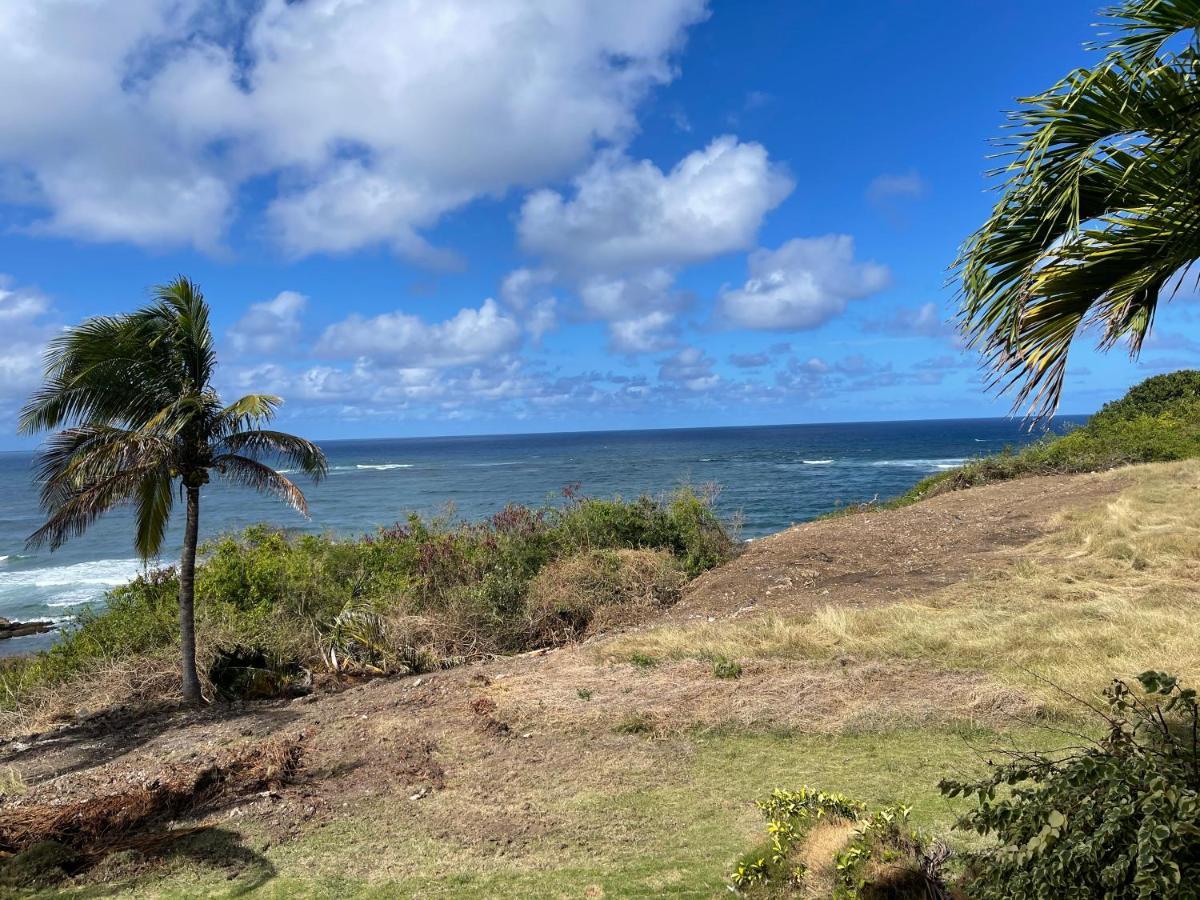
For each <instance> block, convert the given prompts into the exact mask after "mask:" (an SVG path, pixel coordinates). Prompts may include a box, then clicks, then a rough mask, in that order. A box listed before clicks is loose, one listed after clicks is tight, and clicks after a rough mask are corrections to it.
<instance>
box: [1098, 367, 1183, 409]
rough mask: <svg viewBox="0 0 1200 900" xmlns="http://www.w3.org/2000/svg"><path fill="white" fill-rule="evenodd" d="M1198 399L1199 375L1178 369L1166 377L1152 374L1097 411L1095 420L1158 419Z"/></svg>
mask: <svg viewBox="0 0 1200 900" xmlns="http://www.w3.org/2000/svg"><path fill="white" fill-rule="evenodd" d="M1198 400H1200V372H1197V371H1196V370H1194V369H1180V370H1179V371H1178V372H1170V373H1169V374H1166V375H1155V376H1154V377H1152V378H1147V379H1146V380H1145V381H1143V382H1141V383H1140V384H1135V385H1134V386H1133V387H1131V388H1130V389H1129V390H1128V391H1127V392H1126V394H1125V396H1124V397H1122V398H1121V399H1120V400H1112V401H1110V402H1108V403H1106V404H1104V406H1102V407H1101V408H1100V411H1099V412H1098V413H1096V415H1095V416H1094V417H1093V418H1095V419H1099V420H1104V419H1132V418H1135V417H1137V416H1157V415H1161V414H1162V413H1164V412H1168V411H1170V410H1172V409H1175V408H1178V407H1179V406H1180V405H1181V404H1183V405H1187V404H1191V403H1195V402H1196V401H1198Z"/></svg>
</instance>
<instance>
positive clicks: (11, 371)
mask: <svg viewBox="0 0 1200 900" xmlns="http://www.w3.org/2000/svg"><path fill="white" fill-rule="evenodd" d="M53 319H54V315H53V309H52V308H51V305H50V301H49V299H47V298H46V297H45V295H43V294H41V293H39V292H38V291H35V290H32V289H30V288H25V287H19V286H17V285H16V284H15V283H14V282H13V281H12V280H11V279H10V278H8V277H7V276H4V275H0V415H2V416H4V417H5V418H8V417H10V416H13V415H15V413H16V411H17V409H19V408H20V406H21V404H22V403H23V402H24V401H25V399H26V398H27V397H28V395H29V393H30V391H32V390H33V389H34V388H35V387H37V385H38V383H39V382H40V381H41V377H42V354H43V352H44V351H45V347H46V342H47V341H48V340H50V338H51V337H53V336H54V334H55V332H56V331H57V330H58V329H57V327H56V326H55V324H54V321H53Z"/></svg>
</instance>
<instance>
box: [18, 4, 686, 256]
mask: <svg viewBox="0 0 1200 900" xmlns="http://www.w3.org/2000/svg"><path fill="white" fill-rule="evenodd" d="M705 15H706V10H705V4H704V0H661V2H656V3H653V4H649V5H647V4H644V3H640V2H638V0H611V2H605V3H589V2H583V0H575V2H560V0H495V2H489V3H485V4H479V3H475V2H473V0H358V2H354V3H348V2H345V0H306V2H304V3H293V2H288V0H264V2H262V3H257V4H210V3H205V2H203V0H175V2H171V3H163V2H161V0H95V2H89V3H61V2H45V0H7V2H5V3H4V4H3V7H2V8H0V117H2V118H3V120H4V122H5V139H4V141H3V142H2V143H0V174H2V176H3V177H0V185H4V186H5V188H6V189H7V196H6V199H7V200H8V201H9V202H20V203H22V204H25V205H28V206H31V207H32V208H34V209H36V210H40V211H41V213H42V218H41V219H40V220H39V222H38V223H37V225H36V226H35V227H36V228H38V229H40V230H43V231H50V232H54V233H58V234H66V235H72V236H75V237H80V238H84V239H89V240H114V241H128V242H133V243H136V244H143V245H158V244H190V245H193V246H196V247H199V248H201V249H204V250H214V249H216V248H217V246H218V244H219V242H220V240H221V238H222V235H223V233H224V230H225V228H226V227H227V225H228V223H229V222H230V221H231V220H232V218H233V217H234V216H235V215H236V213H237V208H236V206H237V197H238V193H239V189H240V188H241V187H242V186H243V185H245V184H246V183H247V182H248V181H250V180H251V179H256V178H257V179H258V180H257V181H256V184H259V185H278V189H277V190H278V193H277V195H276V196H275V197H274V198H273V201H272V202H271V205H270V211H269V224H270V226H271V229H272V231H273V233H274V234H275V235H276V237H277V238H278V239H279V241H280V242H281V243H282V244H283V245H284V247H285V248H286V249H288V250H289V251H290V252H293V253H296V254H304V253H310V252H318V251H333V252H338V251H344V250H349V249H353V248H355V247H359V246H364V245H370V244H383V245H387V246H390V247H392V248H394V249H396V250H397V251H399V252H402V253H405V254H410V255H414V256H418V257H425V258H428V257H430V256H432V257H433V258H435V259H439V260H440V259H441V256H440V254H438V253H436V252H435V251H434V250H433V248H430V247H429V246H428V245H427V244H426V242H425V240H424V238H423V237H422V236H421V234H420V232H421V231H422V230H423V229H425V228H427V227H429V226H430V225H432V224H433V223H435V222H436V221H437V220H438V218H439V217H440V216H442V215H444V214H445V213H446V212H448V211H450V210H452V209H455V208H458V207H459V206H461V205H463V204H464V203H466V202H468V201H470V200H472V199H474V198H477V197H480V196H486V195H498V194H501V193H503V192H504V191H506V190H509V189H511V188H513V187H522V186H530V187H536V186H538V185H540V184H544V183H545V182H546V180H547V179H553V178H559V177H563V176H565V175H567V174H569V173H570V172H572V171H574V170H575V169H577V167H578V166H579V165H581V164H582V163H584V162H586V161H587V160H588V159H589V158H590V157H591V155H592V153H593V152H594V149H595V147H596V146H598V145H600V144H606V145H618V146H619V145H621V144H623V143H624V142H625V141H626V140H627V139H628V138H629V136H630V135H631V134H632V132H633V131H634V130H635V128H636V121H635V117H634V112H635V109H636V107H637V104H638V103H639V102H640V101H641V100H642V98H644V97H645V96H646V94H647V92H648V91H650V90H651V89H653V88H654V87H655V86H657V85H661V84H665V83H667V82H669V81H671V80H672V79H673V78H674V77H675V74H676V70H675V67H674V66H673V65H672V57H673V55H674V53H675V52H676V51H677V50H678V49H679V47H680V46H681V44H682V41H683V39H684V37H685V34H686V31H687V29H688V28H689V27H690V26H691V25H692V24H694V23H696V22H698V21H700V20H701V19H703V18H704V16H705ZM81 136H86V139H81ZM262 176H266V177H262ZM14 186H19V188H20V189H19V190H17V189H15V188H14Z"/></svg>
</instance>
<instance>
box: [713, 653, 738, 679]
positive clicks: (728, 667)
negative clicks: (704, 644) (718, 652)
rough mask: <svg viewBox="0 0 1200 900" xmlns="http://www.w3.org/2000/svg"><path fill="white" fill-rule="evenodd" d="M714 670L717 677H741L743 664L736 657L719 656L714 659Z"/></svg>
mask: <svg viewBox="0 0 1200 900" xmlns="http://www.w3.org/2000/svg"><path fill="white" fill-rule="evenodd" d="M712 671H713V675H714V676H716V677H717V678H730V679H731V678H741V677H742V664H741V663H740V662H738V661H737V660H736V659H729V658H728V657H726V656H718V657H716V658H715V659H714V660H713V664H712Z"/></svg>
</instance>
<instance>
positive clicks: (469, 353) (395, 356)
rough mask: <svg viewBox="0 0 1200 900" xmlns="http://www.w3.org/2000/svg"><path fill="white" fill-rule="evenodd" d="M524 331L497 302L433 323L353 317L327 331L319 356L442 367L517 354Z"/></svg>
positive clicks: (405, 317)
mask: <svg viewBox="0 0 1200 900" xmlns="http://www.w3.org/2000/svg"><path fill="white" fill-rule="evenodd" d="M520 343H521V328H520V326H519V325H518V324H517V322H516V320H515V319H513V318H511V317H510V316H506V315H505V314H504V312H503V311H502V310H501V308H500V305H499V304H498V303H496V301H495V300H492V299H490V298H489V299H487V300H485V301H484V302H483V305H482V306H480V307H479V309H470V308H467V309H461V310H459V311H458V313H457V314H456V315H455V316H453V317H452V318H450V319H447V320H446V321H444V322H437V323H434V324H430V323H427V322H425V321H424V320H423V319H420V318H419V317H417V316H414V315H410V314H408V313H402V312H393V313H384V314H383V315H379V316H373V317H371V318H364V317H362V316H359V315H352V316H350V317H348V318H346V319H344V320H342V321H341V322H337V323H335V324H333V325H330V326H329V327H328V328H326V329H325V332H324V333H323V334H322V335H321V337H320V339H319V340H318V341H317V344H316V348H315V349H316V353H317V354H318V355H321V356H326V357H330V358H335V359H336V358H341V359H347V358H350V359H352V358H365V359H370V360H373V361H377V362H384V363H390V364H394V365H403V366H405V367H408V368H417V367H429V368H444V367H448V366H462V365H470V364H474V363H483V362H494V361H496V360H497V359H498V358H499V357H502V356H504V355H505V354H508V353H511V352H512V351H514V350H516V349H517V347H518V346H519V345H520Z"/></svg>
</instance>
